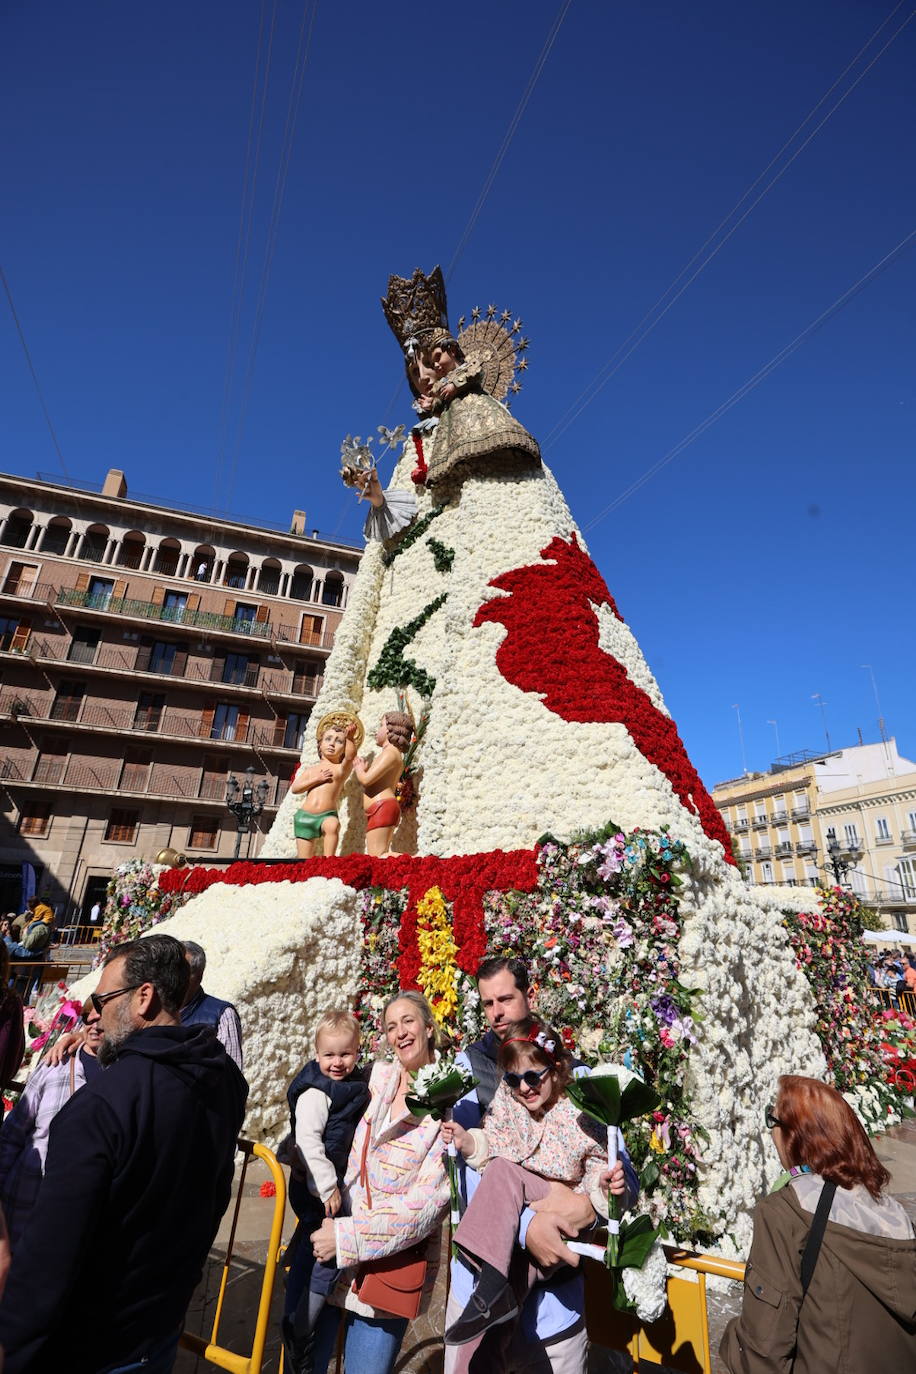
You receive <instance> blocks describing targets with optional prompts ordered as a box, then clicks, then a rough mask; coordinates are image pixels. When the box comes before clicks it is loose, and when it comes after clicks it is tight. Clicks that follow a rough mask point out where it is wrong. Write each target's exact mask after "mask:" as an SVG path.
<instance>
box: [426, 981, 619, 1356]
mask: <svg viewBox="0 0 916 1374" xmlns="http://www.w3.org/2000/svg"><path fill="white" fill-rule="evenodd" d="M477 991H478V992H479V994H480V1005H481V1008H482V1010H483V1013H484V1016H485V1017H486V1018H487V1025H488V1030H487V1031H486V1033H485V1034H484V1035H483V1036H482V1037H481V1038H480V1040H475V1041H474V1042H473V1043H472V1044H470V1045H468V1046H467V1047H466V1049H465V1050H463V1051H462V1052H461V1053H460V1054H458V1055H457V1056H456V1057H457V1060H458V1062H459V1063H460V1064H462V1065H463V1067H464V1068H465V1069H468V1070H469V1071H470V1072H471V1073H473V1075H474V1077H475V1078H476V1079H477V1087H476V1088H475V1089H473V1090H472V1091H471V1092H470V1093H468V1094H467V1096H466V1097H464V1098H462V1100H461V1102H459V1103H458V1105H457V1106H456V1107H455V1111H454V1118H455V1120H456V1121H457V1122H458V1124H459V1125H460V1126H464V1128H465V1129H466V1130H470V1129H472V1128H473V1127H475V1126H479V1124H480V1120H481V1117H482V1116H483V1113H484V1112H485V1111H486V1109H487V1107H488V1106H489V1105H490V1103H491V1102H492V1100H493V1095H494V1093H495V1092H496V1089H497V1087H498V1086H499V1077H500V1075H499V1069H498V1067H497V1063H496V1056H497V1053H498V1051H499V1046H500V1044H501V1043H502V1041H503V1040H505V1038H506V1036H507V1035H508V1033H509V1027H510V1026H511V1025H512V1024H513V1023H515V1022H519V1021H524V1019H525V1017H527V1016H530V1015H531V1014H532V1012H534V1010H535V1007H534V997H533V994H532V989H531V980H530V977H529V974H528V967H527V965H526V964H525V963H524V961H523V960H521V959H512V958H502V957H497V958H490V959H485V960H484V961H483V963H482V964H481V965H480V967H479V968H478V970H477ZM574 1063H575V1064H576V1068H575V1072H576V1073H577V1074H579V1073H587V1072H588V1069H587V1068H586V1066H585V1065H584V1064H581V1063H579V1061H577V1060H574ZM620 1158H621V1162H622V1163H623V1166H624V1173H625V1175H626V1180H627V1189H628V1191H629V1192H630V1194H631V1195H635V1194H636V1193H637V1192H638V1190H639V1185H638V1182H637V1178H636V1172H635V1170H634V1168H633V1165H632V1163H631V1162H630V1158H629V1156H628V1155H627V1154H626V1151H625V1150H622V1151H621V1153H620ZM459 1174H460V1177H461V1180H462V1183H461V1187H462V1196H463V1200H464V1202H465V1203H467V1202H468V1201H469V1200H470V1198H471V1197H473V1195H474V1192H475V1190H476V1188H477V1183H478V1181H479V1175H478V1174H477V1173H476V1172H475V1171H474V1170H473V1169H471V1168H469V1167H467V1166H466V1165H465V1162H464V1159H463V1158H461V1157H460V1156H459ZM552 1205H553V1204H552ZM556 1207H557V1210H556V1211H555V1212H553V1213H551V1212H537V1213H533V1212H530V1211H526V1212H525V1213H524V1214H523V1216H522V1224H521V1228H520V1230H519V1245H521V1246H522V1247H523V1248H524V1249H526V1250H528V1252H529V1254H530V1255H531V1256H532V1258H533V1259H534V1260H535V1261H536V1262H537V1263H538V1264H540V1265H541V1266H542V1267H543V1268H545V1269H546V1268H549V1267H550V1266H551V1265H558V1266H561V1267H560V1268H559V1269H558V1272H557V1273H556V1275H555V1276H554V1277H553V1278H551V1279H549V1280H547V1281H546V1282H544V1283H538V1284H535V1286H534V1287H533V1288H532V1290H531V1292H530V1293H529V1295H528V1298H527V1300H526V1302H525V1304H524V1306H523V1308H522V1312H521V1316H520V1317H519V1321H518V1327H517V1330H516V1335H515V1340H514V1342H513V1347H512V1350H511V1351H510V1352H509V1363H508V1365H507V1370H506V1374H585V1369H586V1366H587V1363H588V1335H587V1333H586V1330H585V1285H584V1280H583V1278H582V1274H581V1270H579V1269H577V1268H576V1269H571V1268H569V1267H568V1266H569V1263H570V1260H571V1259H572V1255H571V1253H570V1251H568V1250H567V1249H566V1244H565V1242H566V1240H568V1239H571V1238H572V1237H573V1236H576V1235H578V1233H579V1232H580V1231H581V1230H584V1229H585V1228H586V1227H587V1226H590V1225H592V1224H593V1223H594V1222H595V1220H596V1218H595V1212H594V1209H593V1208H592V1205H591V1203H590V1202H589V1200H588V1198H587V1197H584V1196H583V1195H582V1194H580V1193H574V1192H573V1191H572V1189H570V1190H569V1196H568V1198H566V1200H565V1203H564V1204H563V1205H561V1204H560V1203H559V1202H558V1203H557V1204H556ZM451 1273H452V1282H451V1290H450V1294H449V1301H448V1305H447V1309H446V1326H448V1325H450V1323H451V1322H452V1321H454V1320H455V1319H456V1318H457V1317H458V1316H459V1315H460V1313H461V1312H462V1310H463V1309H464V1307H465V1305H466V1303H467V1301H468V1299H469V1298H470V1294H471V1288H472V1278H471V1275H470V1272H469V1270H468V1269H467V1268H466V1267H465V1266H464V1265H462V1264H461V1263H460V1262H458V1261H454V1260H453V1261H452V1270H451ZM460 1349H461V1347H460V1346H449V1345H447V1346H446V1347H445V1374H451V1368H452V1366H453V1365H454V1363H455V1361H456V1359H457V1352H458V1351H459V1350H460Z"/></svg>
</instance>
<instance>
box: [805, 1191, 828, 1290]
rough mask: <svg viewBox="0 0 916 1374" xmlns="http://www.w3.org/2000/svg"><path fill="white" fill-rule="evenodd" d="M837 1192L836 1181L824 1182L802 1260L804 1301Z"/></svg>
mask: <svg viewBox="0 0 916 1374" xmlns="http://www.w3.org/2000/svg"><path fill="white" fill-rule="evenodd" d="M835 1192H836V1184H835V1183H825V1184H824V1186H823V1188H822V1189H821V1195H820V1198H819V1199H818V1203H817V1210H816V1212H815V1213H814V1220H813V1221H812V1223H811V1230H810V1231H809V1232H808V1239H807V1241H806V1242H805V1248H804V1251H803V1253H802V1261H801V1281H802V1302H804V1300H805V1294H806V1293H807V1291H808V1284H809V1283H810V1282H811V1276H812V1274H813V1273H814V1266H815V1265H816V1264H817V1257H818V1255H819V1253H820V1249H821V1241H822V1240H823V1239H824V1232H825V1231H826V1229H827V1218H828V1217H829V1216H830V1208H831V1206H832V1205H833V1195H834V1193H835Z"/></svg>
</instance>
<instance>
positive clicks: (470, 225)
mask: <svg viewBox="0 0 916 1374" xmlns="http://www.w3.org/2000/svg"><path fill="white" fill-rule="evenodd" d="M571 4H572V0H563V3H562V4H561V5H560V8H559V10H558V12H557V16H556V18H555V19H554V21H553V24H552V25H551V27H550V32H549V33H548V35H547V37H546V39H545V40H544V46H543V48H542V49H541V51H540V54H539V56H538V59H537V61H536V62H535V64H534V69H533V70H532V73H531V75H530V77H529V78H528V84H527V86H526V87H525V89H524V91H523V92H522V98H521V100H520V101H519V102H518V105H517V106H516V109H515V114H514V115H513V116H512V118H511V120H510V121H509V127H508V129H507V130H506V132H505V134H504V136H503V141H502V143H501V144H500V145H499V151H498V152H497V154H496V157H495V158H494V159H493V164H492V166H491V167H490V170H489V172H488V173H487V175H486V177H485V179H484V183H483V186H482V187H481V190H480V195H479V196H478V197H477V201H476V203H475V205H474V208H473V210H472V211H471V215H470V218H469V219H468V222H467V224H466V225H465V226H464V230H463V231H462V234H461V237H460V239H459V240H458V245H457V247H456V248H455V251H454V253H453V254H452V260H451V262H450V263H449V265H448V271H447V272H446V274H445V279H446V281H448V279H449V278H450V277H451V275H452V273H453V272H454V270H455V265H456V263H457V262H458V259H459V258H460V257H461V254H462V253H463V252H464V250H465V248H466V247H467V244H468V240H469V239H470V237H471V234H472V233H473V232H474V227H475V225H476V224H477V221H478V219H479V218H480V212H481V210H482V209H483V207H484V203H485V202H486V199H487V196H488V195H489V194H490V191H491V190H492V189H493V183H494V181H495V180H496V177H497V174H498V173H499V169H500V167H501V166H502V164H503V159H504V158H505V156H506V153H507V152H508V151H509V145H510V144H511V142H512V140H513V138H514V137H515V132H516V130H517V129H518V126H519V124H520V123H521V120H522V115H523V114H524V113H525V110H526V109H527V108H528V102H529V100H530V99H531V97H532V95H533V94H534V88H535V86H536V85H537V84H538V81H539V80H540V77H541V72H542V71H543V70H544V67H545V64H546V62H547V59H548V57H549V56H550V52H551V49H552V48H553V45H554V43H555V42H556V41H557V34H558V33H559V32H560V29H561V28H562V26H563V20H564V19H565V18H566V13H567V10H568V9H569V7H570V5H571Z"/></svg>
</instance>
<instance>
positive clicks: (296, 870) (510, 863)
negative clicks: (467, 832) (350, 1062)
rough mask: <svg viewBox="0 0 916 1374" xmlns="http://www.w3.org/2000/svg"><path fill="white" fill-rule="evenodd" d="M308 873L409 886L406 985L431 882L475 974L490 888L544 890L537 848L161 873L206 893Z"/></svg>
mask: <svg viewBox="0 0 916 1374" xmlns="http://www.w3.org/2000/svg"><path fill="white" fill-rule="evenodd" d="M309 878H339V879H340V880H341V882H343V883H346V884H347V886H348V887H353V888H356V889H357V890H361V889H363V888H366V887H381V888H385V889H387V890H388V891H390V892H403V891H404V890H405V889H406V891H407V906H406V908H405V911H404V916H403V918H402V920H401V927H400V931H399V933H398V943H399V946H400V950H401V954H400V957H399V958H398V972H399V974H400V978H401V986H402V987H416V985H417V976H418V974H419V972H420V952H419V949H418V947H417V902H419V901H420V899H421V898H422V897H424V896H425V894H426V893H427V892H428V891H429V889H430V888H431V887H438V888H439V889H440V891H441V892H442V895H443V896H444V897H445V899H446V901H448V902H450V903H451V905H452V929H453V931H454V935H455V943H456V944H457V946H458V965H459V967H460V968H461V969H463V970H464V971H465V972H466V973H474V972H475V971H476V969H477V965H478V964H479V963H480V961H481V960H482V959H483V957H484V955H485V953H486V930H485V928H484V921H483V899H484V894H485V893H487V892H533V891H534V889H535V888H536V887H537V881H538V869H537V851H536V850H534V849H515V850H511V851H509V852H508V853H507V852H506V851H504V850H502V849H494V850H491V851H490V852H489V853H486V854H455V855H453V856H452V857H450V858H445V859H440V858H437V857H436V856H435V855H431V854H427V855H423V856H420V857H414V856H413V855H412V854H398V855H396V856H395V857H394V858H391V859H374V858H371V857H370V856H369V855H368V854H347V855H345V856H344V857H343V858H334V859H304V860H301V861H299V862H290V863H280V864H269V863H250V862H249V863H235V864H230V865H229V867H228V868H226V869H219V868H172V869H169V870H168V871H167V872H165V873H162V874H160V876H159V887H160V889H161V890H162V891H163V892H184V893H198V892H204V891H206V889H207V888H208V887H212V885H213V884H214V883H227V884H228V885H229V886H232V887H244V886H247V885H248V884H254V883H283V882H290V883H304V882H307V881H308V879H309Z"/></svg>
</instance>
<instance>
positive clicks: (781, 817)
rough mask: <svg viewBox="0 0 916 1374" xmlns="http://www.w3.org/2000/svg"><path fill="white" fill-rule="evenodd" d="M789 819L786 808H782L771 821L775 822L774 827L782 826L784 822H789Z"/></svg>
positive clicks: (774, 813)
mask: <svg viewBox="0 0 916 1374" xmlns="http://www.w3.org/2000/svg"><path fill="white" fill-rule="evenodd" d="M788 819H789V813H788V812H787V811H786V809H785V807H780V809H779V810H778V811H774V812H773V814H772V816H771V817H770V820H771V821H772V822H773V824H774V825H782V823H783V821H787V820H788Z"/></svg>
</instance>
